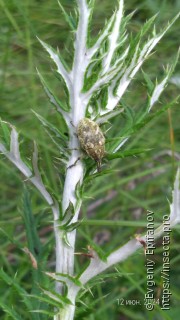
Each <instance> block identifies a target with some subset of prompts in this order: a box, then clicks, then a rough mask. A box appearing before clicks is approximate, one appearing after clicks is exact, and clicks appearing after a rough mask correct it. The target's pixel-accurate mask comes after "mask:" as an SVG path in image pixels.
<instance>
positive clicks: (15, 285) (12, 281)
mask: <svg viewBox="0 0 180 320" xmlns="http://www.w3.org/2000/svg"><path fill="white" fill-rule="evenodd" d="M0 278H1V279H2V280H3V281H5V283H6V284H7V285H8V286H12V287H13V288H14V289H15V290H16V291H17V293H18V294H19V295H20V297H21V299H22V301H23V302H24V304H25V305H26V307H27V309H28V310H32V308H33V306H32V303H31V301H30V299H29V298H28V296H27V292H26V291H25V290H24V289H23V288H22V287H21V286H20V285H19V284H18V282H17V281H16V279H15V278H12V277H10V276H9V275H8V274H7V273H6V272H5V271H4V270H3V269H1V270H0ZM0 301H1V300H0Z"/></svg>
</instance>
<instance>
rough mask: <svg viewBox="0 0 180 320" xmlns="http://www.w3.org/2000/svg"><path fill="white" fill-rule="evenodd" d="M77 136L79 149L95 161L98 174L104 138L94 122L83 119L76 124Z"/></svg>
mask: <svg viewBox="0 0 180 320" xmlns="http://www.w3.org/2000/svg"><path fill="white" fill-rule="evenodd" d="M77 135H78V139H79V142H80V146H81V148H82V149H83V150H84V151H85V152H86V153H87V155H88V156H89V157H91V158H92V159H94V160H95V161H96V163H97V170H98V172H99V171H100V168H101V161H102V158H103V157H104V155H105V137H104V135H103V133H102V131H101V129H100V127H99V126H98V124H97V123H96V122H94V121H92V120H90V119H88V118H83V119H82V120H80V121H79V123H78V127H77Z"/></svg>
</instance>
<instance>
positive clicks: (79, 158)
mask: <svg viewBox="0 0 180 320" xmlns="http://www.w3.org/2000/svg"><path fill="white" fill-rule="evenodd" d="M81 158H82V157H78V158H77V159H76V161H75V162H74V163H73V164H71V165H70V166H69V167H67V169H71V168H72V167H74V166H75V165H76V163H77V162H78V161H79V160H81Z"/></svg>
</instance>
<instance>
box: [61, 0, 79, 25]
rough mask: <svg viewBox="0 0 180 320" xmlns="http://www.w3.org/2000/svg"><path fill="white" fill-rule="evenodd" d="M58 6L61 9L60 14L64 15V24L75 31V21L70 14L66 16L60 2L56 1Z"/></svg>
mask: <svg viewBox="0 0 180 320" xmlns="http://www.w3.org/2000/svg"><path fill="white" fill-rule="evenodd" d="M58 4H59V6H60V8H61V11H62V13H63V15H64V18H65V20H66V22H67V23H68V25H69V26H70V28H71V30H72V31H75V30H76V29H77V23H76V21H75V19H74V18H73V17H72V15H71V14H69V15H68V14H67V12H66V11H65V9H64V7H63V6H62V4H61V2H60V1H58Z"/></svg>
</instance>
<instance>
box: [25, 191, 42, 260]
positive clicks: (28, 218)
mask: <svg viewBox="0 0 180 320" xmlns="http://www.w3.org/2000/svg"><path fill="white" fill-rule="evenodd" d="M22 205H23V210H22V216H23V220H24V224H25V228H26V236H27V242H28V248H29V250H30V252H31V253H32V254H33V255H34V256H35V257H36V256H37V254H38V253H40V251H41V242H40V239H39V236H38V232H37V228H36V222H35V219H34V215H33V213H32V207H31V200H30V195H29V192H28V190H27V188H26V187H25V186H24V190H23V199H22Z"/></svg>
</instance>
